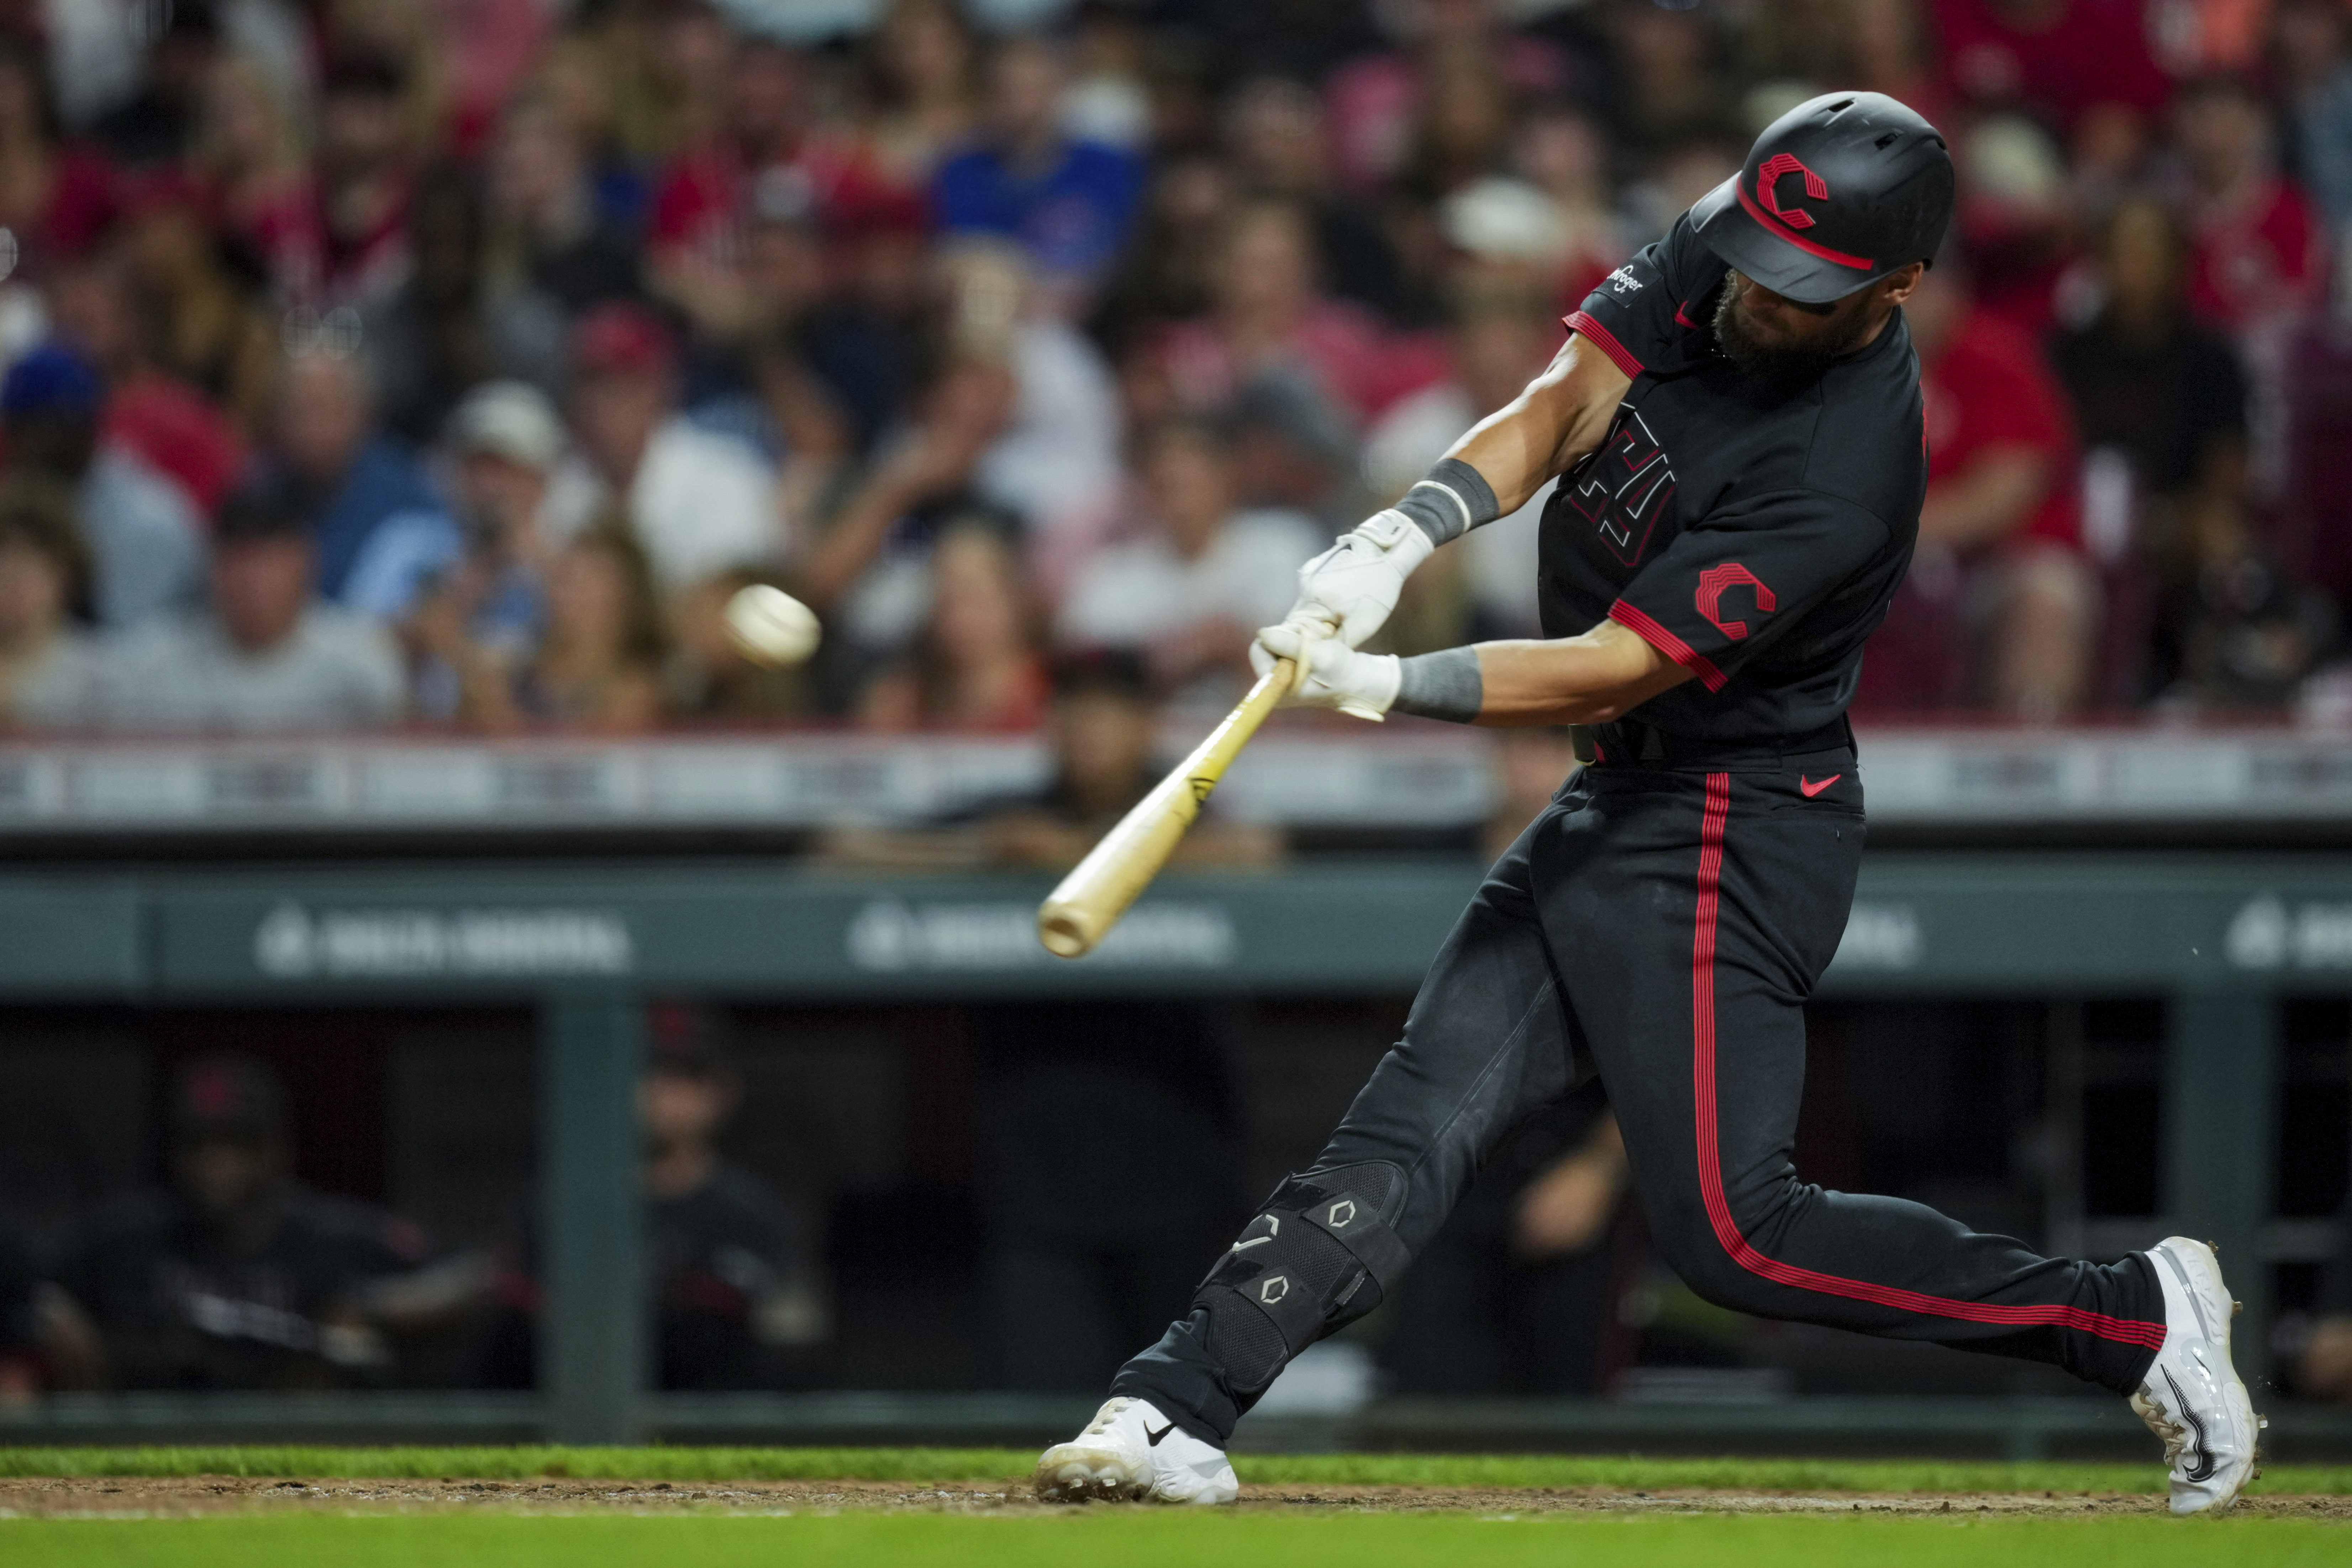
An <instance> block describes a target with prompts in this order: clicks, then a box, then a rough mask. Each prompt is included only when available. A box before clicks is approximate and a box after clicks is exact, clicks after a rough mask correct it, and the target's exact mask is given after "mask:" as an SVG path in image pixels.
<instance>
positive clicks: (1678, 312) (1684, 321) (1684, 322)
mask: <svg viewBox="0 0 2352 1568" xmlns="http://www.w3.org/2000/svg"><path fill="white" fill-rule="evenodd" d="M1690 303H1691V302H1690V301H1689V300H1684V301H1683V302H1682V303H1681V304H1679V305H1677V306H1675V324H1676V325H1678V326H1685V327H1688V328H1690V329H1691V331H1698V323H1697V322H1696V321H1692V320H1691V319H1690V318H1689V317H1688V316H1685V315H1684V314H1683V312H1684V311H1685V310H1689V309H1690Z"/></svg>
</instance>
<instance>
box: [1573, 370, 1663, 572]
mask: <svg viewBox="0 0 2352 1568" xmlns="http://www.w3.org/2000/svg"><path fill="white" fill-rule="evenodd" d="M1674 494H1675V470H1674V465H1673V464H1672V463H1670V462H1669V461H1668V460H1667V458H1666V452H1665V448H1664V447H1661V446H1659V445H1658V438H1657V437H1655V436H1654V435H1652V434H1651V433H1650V427H1649V426H1647V425H1645V424H1643V422H1642V416H1641V415H1640V414H1639V413H1638V412H1636V411H1635V410H1633V408H1630V407H1628V408H1625V409H1623V410H1622V411H1621V412H1620V413H1619V415H1618V416H1617V428H1616V429H1615V430H1613V431H1612V432H1611V433H1610V437H1609V439H1608V440H1607V441H1605V442H1603V443H1602V444H1601V450H1599V451H1598V452H1595V453H1593V454H1592V456H1591V457H1590V458H1586V459H1585V460H1584V464H1583V467H1582V468H1580V469H1579V470H1578V471H1577V473H1576V474H1575V475H1574V476H1573V478H1572V479H1570V481H1569V482H1568V504H1569V506H1570V509H1571V510H1574V511H1575V513H1576V514H1577V515H1578V516H1579V517H1580V518H1582V519H1584V520H1585V521H1587V522H1590V523H1591V524H1592V527H1593V531H1595V532H1596V533H1597V534H1599V535H1600V538H1601V543H1602V544H1603V545H1605V546H1606V547H1607V548H1608V551H1609V553H1610V554H1612V555H1613V556H1615V557H1616V558H1617V559H1618V561H1620V562H1621V563H1623V564H1625V565H1627V566H1633V565H1638V564H1639V563H1640V562H1641V559H1642V552H1643V551H1644V550H1646V549H1647V548H1648V547H1649V542H1650V535H1651V532H1652V531H1654V529H1655V528H1656V526H1657V521H1658V518H1659V515H1660V514H1661V513H1663V512H1664V510H1666V505H1667V503H1668V502H1669V501H1671V500H1673V499H1674Z"/></svg>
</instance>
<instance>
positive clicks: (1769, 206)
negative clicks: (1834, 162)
mask: <svg viewBox="0 0 2352 1568" xmlns="http://www.w3.org/2000/svg"><path fill="white" fill-rule="evenodd" d="M1783 174H1802V175H1804V176H1805V195H1807V196H1808V197H1809V198H1811V200H1813V201H1817V202H1825V201H1827V200H1829V199H1830V186H1829V182H1828V181H1827V180H1824V179H1822V177H1821V176H1820V175H1819V174H1814V173H1813V172H1812V171H1811V169H1808V168H1806V167H1805V166H1804V164H1802V163H1799V162H1798V161H1797V155H1796V154H1795V153H1773V154H1772V155H1771V156H1770V157H1769V158H1767V159H1765V160H1764V162H1763V163H1759V164H1758V165H1757V168H1756V199H1757V200H1758V201H1759V202H1761V203H1763V204H1764V210H1765V211H1766V212H1768V213H1770V214H1771V215H1772V216H1774V217H1777V218H1779V219H1780V221H1781V222H1782V223H1785V224H1787V225H1788V226H1790V228H1811V227H1812V226H1813V215H1812V214H1811V213H1809V212H1807V211H1805V210H1804V209H1803V208H1801V207H1783V206H1782V205H1780V196H1779V195H1778V194H1777V192H1778V188H1779V186H1780V176H1781V175H1783Z"/></svg>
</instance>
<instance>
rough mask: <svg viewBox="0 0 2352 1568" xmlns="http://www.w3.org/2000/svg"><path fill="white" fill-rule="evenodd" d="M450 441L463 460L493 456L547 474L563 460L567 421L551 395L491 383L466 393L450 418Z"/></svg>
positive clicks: (513, 384)
mask: <svg viewBox="0 0 2352 1568" xmlns="http://www.w3.org/2000/svg"><path fill="white" fill-rule="evenodd" d="M447 439H448V443H449V446H450V448H451V449H452V450H454V451H456V452H458V453H460V454H464V453H467V452H489V453H493V454H495V455H496V456H498V457H501V458H506V459H507V460H508V461H509V462H515V463H520V464H521V465H523V466H524V467H525V468H539V469H542V470H543V469H547V468H553V467H554V466H555V459H556V458H559V457H561V456H562V454H563V421H562V419H561V418H559V417H557V416H556V412H555V405H554V404H552V403H551V402H550V401H548V397H547V395H546V394H545V393H543V392H541V391H540V390H539V388H537V387H535V386H533V385H531V384H530V383H529V382H526V381H489V382H484V383H483V384H481V385H479V386H478V387H476V388H474V390H473V391H471V392H469V393H467V395H466V396H465V400H464V401H463V402H461V403H459V404H458V405H457V411H456V412H455V413H453V414H451V415H450V416H449V424H448V429H447Z"/></svg>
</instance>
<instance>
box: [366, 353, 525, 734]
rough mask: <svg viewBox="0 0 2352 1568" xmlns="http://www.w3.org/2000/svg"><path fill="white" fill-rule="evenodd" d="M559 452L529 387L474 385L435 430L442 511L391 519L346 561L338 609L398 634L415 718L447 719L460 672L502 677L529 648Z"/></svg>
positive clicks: (454, 708)
mask: <svg viewBox="0 0 2352 1568" xmlns="http://www.w3.org/2000/svg"><path fill="white" fill-rule="evenodd" d="M563 451H564V436H563V424H562V420H561V419H560V418H559V417H558V416H557V415H556V412H555V405H553V404H552V403H551V402H550V401H549V400H548V397H547V395H546V394H544V393H542V392H541V391H540V390H539V389H538V388H537V387H535V386H532V385H530V384H529V383H527V382H520V381H492V382H486V383H484V384H482V385H480V386H478V387H476V388H475V389H474V390H473V391H471V392H469V393H467V395H466V397H465V400H464V401H463V402H461V403H459V404H458V405H457V408H456V410H455V411H453V412H452V413H451V414H450V416H449V421H448V426H447V427H446V431H445V433H444V437H443V441H442V457H443V460H444V461H443V473H442V478H443V483H444V487H445V489H446V490H447V492H448V495H449V500H450V511H449V512H441V511H430V512H411V513H408V514H405V515H404V516H402V517H397V518H394V519H393V520H392V521H389V522H387V523H386V524H385V525H384V526H383V528H380V529H378V530H377V531H376V532H375V533H374V534H373V536H372V537H371V538H370V539H369V541H368V545H367V548H366V549H364V550H362V552H360V557H359V559H358V560H357V561H356V562H354V563H352V575H351V582H350V584H349V585H348V586H347V587H346V589H345V591H344V595H343V597H344V601H345V603H347V604H348V605H351V606H352V608H354V609H357V610H360V611H362V612H364V613H365V614H367V615H370V616H374V617H376V618H377V619H378V620H380V621H383V623H384V624H386V625H388V626H398V627H400V629H401V633H402V637H403V639H404V642H405V643H406V644H407V646H408V648H409V651H410V654H411V663H412V670H411V684H412V696H413V698H414V707H415V711H416V713H417V715H418V716H419V717H421V718H427V719H446V718H450V717H453V716H454V715H455V714H456V713H457V709H458V705H459V696H460V688H461V686H462V684H463V677H462V675H461V671H463V670H464V669H465V668H467V666H468V665H469V664H471V663H474V662H476V661H479V660H485V659H486V660H488V661H490V662H491V663H493V664H495V665H497V666H498V667H499V668H501V669H503V670H509V671H510V670H512V669H514V668H518V667H519V666H520V664H522V663H523V662H524V661H525V660H527V659H528V658H530V652H531V650H532V648H533V647H536V646H537V644H538V641H539V635H540V629H541V624H542V623H543V621H544V620H545V618H546V605H545V584H544V576H545V573H546V567H547V556H548V551H549V548H550V544H549V539H548V532H547V527H546V511H547V505H548V496H549V489H550V483H551V479H552V478H553V475H554V472H555V467H556V464H557V463H558V461H560V460H561V459H562V456H563ZM453 513H454V515H452V514H453Z"/></svg>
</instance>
